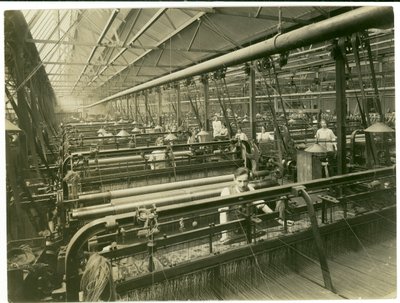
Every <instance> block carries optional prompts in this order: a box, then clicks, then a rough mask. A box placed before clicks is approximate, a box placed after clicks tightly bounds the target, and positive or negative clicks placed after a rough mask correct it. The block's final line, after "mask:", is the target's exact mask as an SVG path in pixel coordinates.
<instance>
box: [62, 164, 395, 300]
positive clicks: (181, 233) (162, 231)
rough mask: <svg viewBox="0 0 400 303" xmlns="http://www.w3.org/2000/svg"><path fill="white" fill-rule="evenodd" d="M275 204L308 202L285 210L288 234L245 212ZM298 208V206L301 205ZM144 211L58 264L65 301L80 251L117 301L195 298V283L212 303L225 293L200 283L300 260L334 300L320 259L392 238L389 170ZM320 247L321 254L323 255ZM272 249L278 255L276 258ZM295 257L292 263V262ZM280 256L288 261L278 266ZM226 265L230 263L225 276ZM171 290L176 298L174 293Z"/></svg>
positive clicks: (89, 233) (97, 234) (74, 242)
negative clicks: (98, 266)
mask: <svg viewBox="0 0 400 303" xmlns="http://www.w3.org/2000/svg"><path fill="white" fill-rule="evenodd" d="M366 189H367V190H366ZM281 195H288V196H289V197H291V198H292V199H296V197H299V196H300V197H303V199H304V201H305V202H306V203H302V205H297V206H295V207H292V208H288V209H290V213H291V214H290V216H291V218H292V219H294V220H295V222H296V223H295V225H294V226H292V227H288V226H287V225H286V224H285V225H284V226H283V227H282V226H278V227H274V225H273V224H272V226H271V222H274V221H275V220H274V218H276V217H277V213H271V214H263V215H259V214H256V213H254V212H253V211H252V210H251V209H250V207H249V203H250V202H254V201H257V200H260V199H263V200H264V201H274V200H276V198H277V197H279V196H281ZM378 196H379V197H380V199H379V200H377V197H378ZM297 199H298V198H297ZM297 201H298V202H297V204H300V203H301V202H300V201H301V199H300V200H297ZM239 204H245V205H247V207H245V208H247V210H246V211H244V216H243V217H242V218H238V220H234V221H231V222H228V223H226V224H217V220H216V216H217V215H218V211H217V210H218V208H220V207H224V206H232V205H239ZM143 205H144V206H145V205H146V204H145V203H144V204H143ZM148 207H149V209H148V210H147V211H145V210H143V209H137V210H136V211H133V212H128V213H123V214H120V215H112V216H107V217H104V218H100V219H96V220H94V221H92V222H90V223H88V224H87V225H85V226H84V227H82V228H81V229H80V230H79V231H78V232H77V233H76V234H75V236H74V237H73V238H72V239H71V242H70V243H69V245H68V248H67V250H66V255H65V259H66V261H65V266H66V267H65V274H66V299H67V300H68V301H70V300H74V301H75V300H77V299H78V298H79V296H78V293H79V289H80V286H79V276H80V275H79V271H80V270H79V268H81V269H82V270H84V265H82V264H84V263H85V261H84V260H85V258H87V257H85V256H87V255H86V254H85V253H83V252H84V251H88V250H87V249H88V248H89V250H91V252H98V253H99V254H100V255H101V256H103V257H105V258H107V259H108V260H109V261H110V262H111V264H112V269H113V271H112V277H113V283H114V284H115V289H116V291H117V293H118V295H120V296H121V298H129V299H167V298H170V299H173V298H177V297H176V296H178V298H181V299H190V298H192V299H193V298H196V297H195V295H196V294H195V292H196V291H195V290H194V289H191V288H190V286H189V283H186V284H185V282H184V281H187V279H196V278H195V277H196V276H197V275H198V276H197V277H199V278H198V279H199V282H201V283H202V286H204V287H209V288H210V291H209V292H207V291H206V292H205V293H206V294H207V293H208V295H209V298H218V292H222V293H223V292H224V290H223V289H219V290H218V289H217V287H216V285H214V286H213V287H211V284H212V281H208V280H207V278H205V277H207V276H209V275H211V276H212V279H217V280H218V279H231V278H232V277H231V276H232V275H233V276H234V275H235V272H236V271H237V270H238V269H239V268H241V267H240V266H245V264H246V266H249V265H250V266H257V262H263V264H264V265H265V266H266V265H267V264H270V265H272V264H275V263H276V262H283V264H285V266H289V267H290V266H292V267H293V266H295V267H296V266H297V267H299V264H301V262H300V263H299V264H296V260H298V259H299V258H300V259H301V256H302V255H304V254H305V255H307V258H310V259H313V258H315V256H316V255H317V256H319V261H320V265H321V269H322V273H323V277H324V282H325V287H326V288H327V289H330V290H331V291H332V292H334V289H333V287H332V280H331V278H330V276H329V269H328V268H327V264H328V263H327V261H326V260H327V259H326V254H328V255H329V256H330V257H331V256H333V255H335V253H337V252H338V251H342V250H347V249H350V250H351V249H353V250H354V249H357V243H355V242H354V240H353V238H352V237H354V236H355V237H361V236H363V237H364V238H365V237H369V238H370V239H375V238H379V237H380V236H381V233H380V232H379V231H380V230H381V229H384V230H392V231H394V228H395V225H394V224H393V223H391V222H393V221H392V220H393V219H394V218H395V209H396V206H395V182H394V170H393V168H383V169H376V170H370V171H365V172H359V173H353V174H348V175H344V176H338V177H332V178H329V179H319V180H313V181H309V182H305V183H303V184H288V185H284V186H280V187H272V188H267V189H260V190H256V191H255V192H248V193H243V194H238V195H233V196H229V197H216V198H209V199H203V200H198V201H193V202H189V203H184V204H171V205H165V206H160V207H157V206H156V205H153V206H150V205H149V206H148ZM288 216H289V213H288ZM206 219H208V220H206ZM257 219H261V220H262V222H260V220H257ZM199 222H201V223H200V224H199ZM207 222H209V223H208V225H207V224H206V223H207ZM310 222H311V224H310ZM310 225H311V228H310ZM237 229H239V230H240V229H241V232H240V233H238V234H237V235H236V237H234V239H233V240H231V241H230V242H229V243H224V244H221V243H220V242H219V235H220V234H221V232H223V231H229V230H237ZM311 231H312V232H311ZM352 235H353V236H352ZM321 236H323V238H321ZM321 239H323V240H321ZM346 239H347V240H346ZM323 246H325V248H326V249H321V248H322V247H323ZM328 248H329V250H328ZM279 249H283V250H284V253H283V254H280V253H277V251H278V250H279ZM298 251H299V252H298ZM296 252H298V253H299V255H298V256H296V257H293V256H294V255H296ZM274 253H275V255H274ZM288 253H289V254H290V256H291V257H290V258H289V259H286V258H287V257H289V255H287V254H288ZM268 256H269V257H268ZM273 256H274V257H273ZM279 256H280V257H279ZM310 256H311V257H310ZM245 260H247V261H245ZM249 262H250V263H249ZM254 262H255V263H254ZM286 262H289V263H290V264H289V263H286ZM229 264H230V265H229ZM232 264H236V265H235V266H234V268H235V270H233V271H232V266H233V265H232ZM228 265H229V266H231V269H230V270H229V269H228V268H229V266H228ZM258 265H259V264H258ZM275 265H277V264H275ZM282 266H283V265H282ZM223 267H225V268H224V269H223ZM300 267H301V266H300ZM247 270H249V268H247ZM297 270H300V271H301V269H299V268H298V269H297ZM254 271H256V270H255V269H250V272H254ZM217 273H219V274H218V275H219V277H217V276H215V275H216V274H217ZM236 274H237V272H236ZM204 275H205V276H204ZM255 275H256V274H255ZM265 279H267V278H265ZM329 281H330V282H329ZM172 285H175V287H178V288H179V289H180V291H181V295H178V294H176V293H175V294H174V290H173V289H170V287H172V288H173V286H172ZM185 285H186V286H187V287H188V288H184V286H185ZM196 287H199V285H196ZM212 289H214V290H212ZM338 291H339V292H340V290H338ZM164 295H166V296H167V297H165V296H164Z"/></svg>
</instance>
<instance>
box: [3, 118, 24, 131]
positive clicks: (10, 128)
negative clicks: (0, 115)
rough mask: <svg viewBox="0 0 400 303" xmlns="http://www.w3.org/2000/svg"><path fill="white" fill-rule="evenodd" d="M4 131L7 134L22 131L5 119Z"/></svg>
mask: <svg viewBox="0 0 400 303" xmlns="http://www.w3.org/2000/svg"><path fill="white" fill-rule="evenodd" d="M6 131H7V132H22V130H21V129H20V128H19V127H18V126H16V125H15V124H13V123H11V122H10V121H8V120H7V119H6Z"/></svg>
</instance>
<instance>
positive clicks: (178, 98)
mask: <svg viewBox="0 0 400 303" xmlns="http://www.w3.org/2000/svg"><path fill="white" fill-rule="evenodd" d="M175 90H176V122H177V124H178V127H179V126H181V124H182V121H181V87H180V85H179V83H176V86H175Z"/></svg>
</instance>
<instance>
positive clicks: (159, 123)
mask: <svg viewBox="0 0 400 303" xmlns="http://www.w3.org/2000/svg"><path fill="white" fill-rule="evenodd" d="M158 125H162V94H161V89H160V90H159V91H158Z"/></svg>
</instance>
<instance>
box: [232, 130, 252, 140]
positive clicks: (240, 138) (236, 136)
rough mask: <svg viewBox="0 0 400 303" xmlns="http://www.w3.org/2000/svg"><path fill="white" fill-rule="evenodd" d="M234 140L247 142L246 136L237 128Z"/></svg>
mask: <svg viewBox="0 0 400 303" xmlns="http://www.w3.org/2000/svg"><path fill="white" fill-rule="evenodd" d="M235 139H238V140H241V141H249V138H248V137H247V135H246V134H245V133H244V132H243V131H242V128H241V127H239V128H238V129H237V133H236V135H235Z"/></svg>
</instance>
